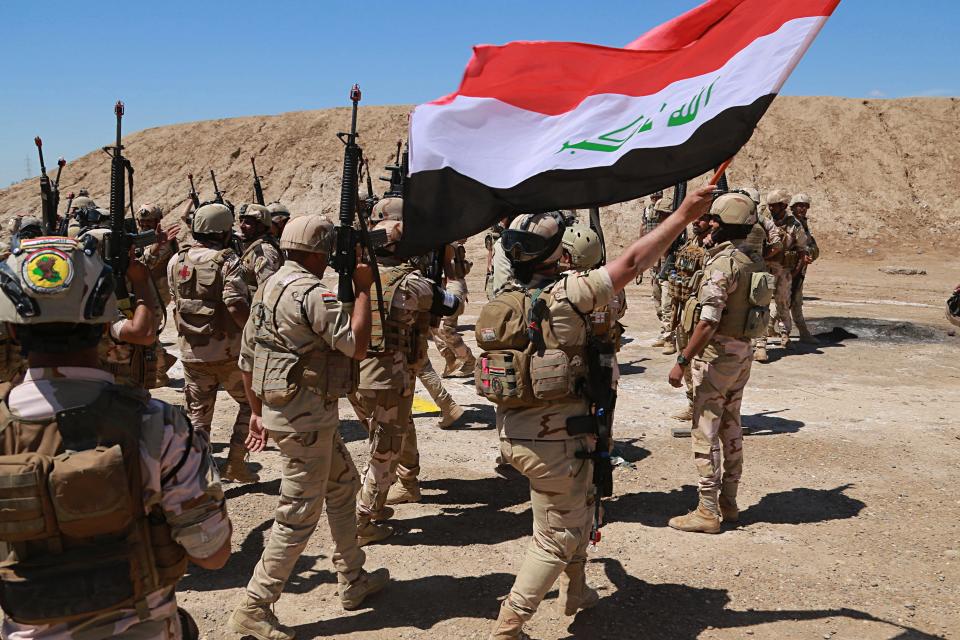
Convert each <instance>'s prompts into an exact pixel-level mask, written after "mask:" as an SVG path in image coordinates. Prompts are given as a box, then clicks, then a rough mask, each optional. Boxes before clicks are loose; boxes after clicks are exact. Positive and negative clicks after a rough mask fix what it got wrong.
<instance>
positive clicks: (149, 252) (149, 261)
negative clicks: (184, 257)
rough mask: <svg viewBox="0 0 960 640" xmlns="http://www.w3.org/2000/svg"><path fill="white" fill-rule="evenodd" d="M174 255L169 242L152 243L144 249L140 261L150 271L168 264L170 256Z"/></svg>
mask: <svg viewBox="0 0 960 640" xmlns="http://www.w3.org/2000/svg"><path fill="white" fill-rule="evenodd" d="M172 255H173V248H172V247H171V246H170V243H169V242H165V243H164V244H151V245H149V246H147V247H144V249H143V255H142V256H140V262H142V263H143V264H144V266H145V267H146V268H147V269H149V270H150V271H156V270H157V269H158V268H160V267H161V266H166V264H167V262H169V260H170V257H171V256H172Z"/></svg>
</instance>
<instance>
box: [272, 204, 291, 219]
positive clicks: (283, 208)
mask: <svg viewBox="0 0 960 640" xmlns="http://www.w3.org/2000/svg"><path fill="white" fill-rule="evenodd" d="M267 209H269V210H270V215H271V216H272V217H274V218H289V217H290V209H287V205H285V204H280V203H279V202H271V203H270V204H268V205H267Z"/></svg>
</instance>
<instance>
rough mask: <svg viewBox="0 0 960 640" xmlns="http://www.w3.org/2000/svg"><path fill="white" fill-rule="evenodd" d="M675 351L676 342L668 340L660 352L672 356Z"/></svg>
mask: <svg viewBox="0 0 960 640" xmlns="http://www.w3.org/2000/svg"><path fill="white" fill-rule="evenodd" d="M676 352H677V344H676V343H675V342H673V341H670V342H668V343H667V344H666V346H665V347H664V348H663V351H662V352H661V353H663V355H665V356H672V355H673V354H675V353H676Z"/></svg>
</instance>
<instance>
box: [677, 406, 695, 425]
mask: <svg viewBox="0 0 960 640" xmlns="http://www.w3.org/2000/svg"><path fill="white" fill-rule="evenodd" d="M673 419H674V420H681V421H683V422H690V421H691V420H693V407H691V406H689V405H688V406H687V408H686V409H684V410H683V411H681V412H680V413H676V414H674V415H673Z"/></svg>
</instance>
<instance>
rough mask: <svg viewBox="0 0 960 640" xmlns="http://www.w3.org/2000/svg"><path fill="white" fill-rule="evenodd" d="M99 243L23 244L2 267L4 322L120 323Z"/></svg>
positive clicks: (51, 240) (52, 240) (45, 240)
mask: <svg viewBox="0 0 960 640" xmlns="http://www.w3.org/2000/svg"><path fill="white" fill-rule="evenodd" d="M96 245H97V241H96V240H95V239H93V238H90V239H89V240H87V241H86V242H83V243H81V242H77V241H76V240H72V239H70V238H63V237H42V238H34V239H29V240H24V241H23V242H21V243H20V246H19V248H18V249H17V251H16V252H15V253H12V254H11V255H10V256H9V257H8V258H7V259H6V261H5V262H3V263H0V321H2V322H9V323H11V324H21V325H22V324H27V325H35V324H48V323H52V322H65V323H80V324H104V323H107V322H112V321H113V320H116V318H117V299H116V296H115V294H114V290H115V286H116V285H115V283H114V279H113V272H112V271H111V270H110V268H109V267H107V266H106V265H104V263H103V260H101V259H100V256H99V255H98V254H97V251H96Z"/></svg>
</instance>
